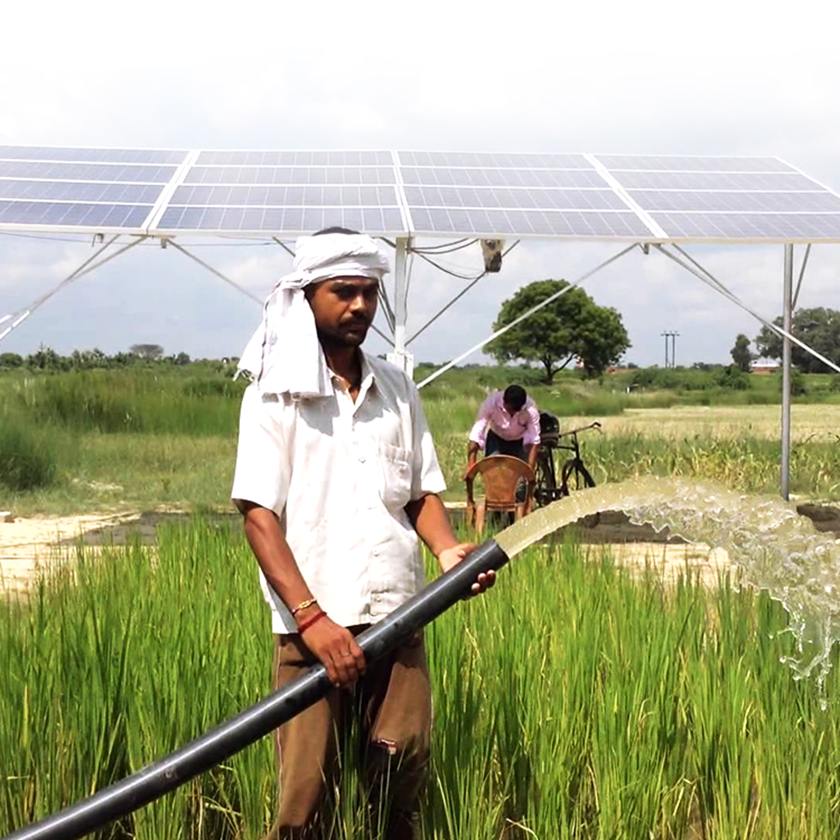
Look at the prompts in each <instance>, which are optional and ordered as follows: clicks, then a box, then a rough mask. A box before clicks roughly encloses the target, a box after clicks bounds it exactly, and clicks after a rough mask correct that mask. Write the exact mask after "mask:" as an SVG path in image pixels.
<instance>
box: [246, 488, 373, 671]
mask: <svg viewBox="0 0 840 840" xmlns="http://www.w3.org/2000/svg"><path fill="white" fill-rule="evenodd" d="M237 507H239V509H240V511H241V512H242V514H243V517H244V525H245V536H246V537H247V538H248V543H249V544H250V546H251V549H252V550H253V552H254V555H255V556H256V558H257V562H258V563H259V564H260V568H261V569H262V571H263V574H264V575H265V577H266V580H267V581H268V582H269V584H270V585H271V588H272V589H273V590H274V591H275V592H276V593H277V594H278V595H279V596H280V598H281V599H282V601H283V603H284V604H286V605H287V607H288V608H289V609H290V610H291V609H294V607H295V606H296V605H297V604H301V603H303V602H304V601H308V600H310V599H311V598H312V597H313V596H312V591H311V590H310V589H309V587H308V586H307V584H306V581H305V580H304V578H303V575H302V574H301V572H300V569H299V568H298V564H297V561H296V560H295V558H294V555H293V554H292V550H291V548H289V544H288V543H287V542H286V537H285V535H284V533H283V529H282V528H281V527H280V522H279V520H278V518H277V515H276V514H275V513H274V511H271V510H268V509H267V508H264V507H260V506H259V505H256V504H254V503H253V502H247V501H239V502H238V503H237ZM319 609H320V607H319V606H318V604H313V605H312V606H310V607H306V608H305V609H303V610H301V611H300V612H299V613H297V615H295V620H296V621H297V622H298V624H304V623H305V622H306V620H307V619H308V618H311V617H312V616H314V615H316V614H317V612H318V610H319ZM300 637H301V639H302V640H303V643H304V644H305V645H306V646H307V647H308V648H309V650H310V651H312V653H313V654H314V655H315V656H316V657H317V659H318V660H319V661H320V662H321V663H322V664H323V665H324V667H325V668H326V669H327V675H328V676H329V679H330V682H332V683H333V685H342V686H347V685H351V684H352V683H354V682H355V681H356V680H357V679H358V678H359V677H360V676H361V675H362V674H364V672H365V657H364V654H363V653H362V649H361V648H360V647H359V645H358V644H357V643H356V640H355V638H353V634H352V633H351V632H350V631H349V630H347V629H346V628H345V627H341V626H340V625H338V624H336V623H335V622H334V621H332V620H331V619H330V618H329V616H326V617H325V618H322V619H319V620H318V621H317V622H315V623H314V624H313V625H312V626H311V627H308V628H307V629H305V630H304V631H303V632H302V633H301V634H300ZM348 653H349V655H348Z"/></svg>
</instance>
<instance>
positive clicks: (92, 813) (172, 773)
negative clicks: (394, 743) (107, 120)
mask: <svg viewBox="0 0 840 840" xmlns="http://www.w3.org/2000/svg"><path fill="white" fill-rule="evenodd" d="M507 562H508V556H507V554H505V552H504V551H502V549H501V548H500V547H499V546H498V545H497V544H496V542H495V541H494V540H492V539H491V540H487V541H486V542H484V543H482V544H481V545H480V546H479V547H478V548H476V549H475V550H474V551H472V552H470V554H469V555H468V556H467V557H465V558H464V559H463V560H462V561H461V562H460V563H459V564H458V565H457V566H455V568H454V569H451V570H450V571H448V572H447V573H446V574H444V575H441V576H440V577H439V578H437V579H436V580H435V581H433V582H432V583H430V584H429V585H428V586H427V587H426V588H425V589H423V590H422V591H421V592H419V593H417V595H415V596H414V597H413V598H411V599H410V600H408V601H406V603H405V604H403V605H402V606H401V607H398V608H397V609H396V610H394V612H392V613H391V614H390V615H387V616H386V617H385V618H383V619H382V621H380V622H379V623H378V624H374V625H373V626H372V627H370V628H368V629H367V630H365V631H364V632H363V633H361V634H359V636H357V637H356V641H357V642H358V643H359V647H360V648H361V649H362V651H363V652H364V654H365V659H367V660H368V661H369V662H371V661H373V660H375V659H380V658H381V657H382V656H384V655H385V654H386V653H388V651H390V650H393V649H394V648H395V647H397V646H398V645H399V644H400V643H402V642H403V641H405V640H406V639H408V638H409V637H410V636H411V635H412V634H414V633H415V632H416V631H417V630H419V629H420V628H421V627H423V626H425V625H426V624H428V623H429V622H430V621H433V620H434V619H435V618H437V617H438V616H439V615H440V614H441V613H443V612H445V611H446V610H447V609H448V608H449V607H451V606H453V605H454V604H456V603H457V602H458V601H460V600H461V599H462V598H464V597H465V596H467V595H468V594H469V592H470V587H471V586H472V584H473V583H474V582H475V579H476V577H477V576H478V574H479V573H480V572H487V571H489V570H490V569H493V570H498V569H500V568H502V566H504V565H505V564H506V563H507ZM329 689H330V682H329V680H328V679H327V673H326V671H325V669H324V666H323V665H316V666H314V667H313V668H311V669H310V670H309V671H307V672H306V674H304V675H303V676H302V677H299V678H298V679H296V680H295V681H294V682H292V683H289V685H287V686H285V687H284V688H282V689H280V690H279V691H276V692H275V693H274V694H271V695H269V696H268V697H266V698H265V699H264V700H261V701H260V702H259V703H257V704H256V705H255V706H251V708H249V709H246V710H245V711H244V712H242V713H240V714H239V715H237V716H236V717H235V718H231V719H230V720H229V721H227V722H225V723H223V724H221V725H220V726H218V727H217V728H216V729H213V730H211V731H210V732H207V733H206V734H204V735H202V736H201V737H200V738H197V739H196V740H195V741H193V742H192V743H190V744H187V745H186V746H185V747H182V748H181V749H179V750H177V751H176V752H174V753H171V754H170V755H168V756H166V758H163V759H161V760H160V761H158V762H156V763H154V764H151V765H149V766H148V767H145V768H144V769H142V770H139V771H138V772H136V773H135V774H134V775H133V776H129V777H128V778H126V779H123V780H122V781H120V782H116V783H115V784H113V785H111V786H110V787H107V788H105V789H104V790H101V791H99V793H96V794H94V795H93V796H91V797H90V798H88V799H84V800H82V801H81V802H78V803H76V804H75V805H71V806H70V807H69V808H65V809H64V810H63V811H59V812H58V813H57V814H53V815H52V816H50V817H46V818H45V819H43V820H41V821H40V822H37V823H34V824H32V825H29V826H27V827H25V828H20V829H18V830H17V831H13V832H12V833H11V834H9V835H8V836H7V837H6V838H5V840H77V838H79V837H84V836H85V835H86V834H89V833H90V832H92V831H96V829H98V828H101V827H102V826H105V825H107V824H108V823H109V822H112V821H113V820H116V819H119V818H120V817H123V816H125V815H126V814H130V813H131V812H132V811H136V810H137V809H138V808H140V807H141V806H143V805H146V804H148V803H149V802H153V801H154V800H155V799H157V798H158V797H160V796H162V795H163V794H164V793H167V792H168V791H170V790H174V789H175V788H176V787H178V786H179V785H182V784H184V782H187V781H189V780H190V779H192V778H193V777H194V776H197V775H198V774H199V773H203V772H204V771H206V770H209V769H210V768H211V767H214V766H215V765H217V764H219V763H220V762H222V761H224V760H225V759H226V758H228V757H229V756H231V755H233V754H234V753H236V752H239V750H241V749H243V748H244V747H246V746H248V744H251V743H253V742H254V741H256V740H257V739H258V738H261V737H262V736H263V735H267V734H268V733H269V732H271V731H272V730H273V729H276V728H277V727H278V726H279V725H280V724H281V723H285V722H286V721H287V720H289V719H291V718H293V717H294V716H295V715H296V714H298V713H299V712H301V711H303V710H304V709H306V708H307V707H309V706H311V705H312V704H313V703H315V702H316V701H317V700H319V699H320V698H321V697H323V696H324V695H325V694H326V693H327V691H329Z"/></svg>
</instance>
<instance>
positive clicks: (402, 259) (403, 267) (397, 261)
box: [386, 236, 414, 376]
mask: <svg viewBox="0 0 840 840" xmlns="http://www.w3.org/2000/svg"><path fill="white" fill-rule="evenodd" d="M409 248H410V240H409V239H408V238H407V237H402V236H401V237H399V238H398V239H397V241H396V243H395V250H394V309H393V316H394V342H393V346H394V349H393V351H392V352H390V353H388V355H387V357H386V358H387V359H388V361H389V362H391V363H392V364H395V365H396V366H397V367H399V368H400V369H401V370H404V371H405V372H406V373H407V374H408V375H409V376H411V374H412V373H413V372H414V358H413V356H412V355H411V354H410V353H408V352H407V351H406V322H407V320H408V251H409Z"/></svg>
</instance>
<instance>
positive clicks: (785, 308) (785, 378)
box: [656, 244, 840, 500]
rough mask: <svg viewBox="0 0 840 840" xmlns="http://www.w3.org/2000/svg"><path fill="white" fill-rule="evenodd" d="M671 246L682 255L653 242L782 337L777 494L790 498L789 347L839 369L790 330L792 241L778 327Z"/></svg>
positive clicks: (804, 260)
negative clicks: (779, 454) (778, 488)
mask: <svg viewBox="0 0 840 840" xmlns="http://www.w3.org/2000/svg"><path fill="white" fill-rule="evenodd" d="M673 247H674V250H676V251H678V252H679V253H680V254H681V255H682V257H684V259H682V258H681V257H678V256H677V255H676V254H673V253H671V251H669V250H668V249H667V248H666V247H665V246H663V245H657V246H656V249H657V250H658V251H659V252H660V253H661V254H664V255H665V256H666V257H668V258H669V259H670V260H673V261H674V262H675V263H677V265H679V266H681V267H682V268H684V269H685V270H686V271H688V272H690V273H691V274H693V275H694V276H695V277H698V278H699V279H700V280H702V281H703V282H704V283H705V284H706V285H707V286H710V287H711V288H713V289H714V290H715V291H716V292H718V293H719V294H721V295H723V296H724V297H725V298H726V299H727V300H730V301H731V302H732V303H734V304H735V305H736V306H738V307H740V308H741V309H743V310H744V311H745V312H748V313H749V314H750V315H752V316H753V318H755V319H756V320H757V321H758V322H759V323H761V324H763V325H764V326H765V327H767V328H768V329H770V330H772V331H773V332H774V333H776V335H778V336H780V337H781V339H782V416H781V434H780V438H781V441H780V443H781V461H780V480H779V484H780V494H781V496H782V498H783V499H785V500H788V499H789V498H790V371H791V351H792V345H793V344H795V345H796V346H797V347H801V348H802V349H803V350H804V351H805V352H806V353H810V354H811V355H812V356H814V358H816V359H819V360H820V361H821V362H822V363H823V364H825V365H827V366H828V367H830V368H831V369H832V370H835V371H837V373H840V366H838V365H836V364H835V363H834V362H832V361H831V359H827V358H826V357H825V356H823V355H822V354H821V353H818V352H817V351H816V350H814V348H813V347H809V346H808V345H807V344H805V342H804V341H802V340H801V339H799V338H797V337H796V336H795V335H793V333H791V326H792V322H793V307H794V295H793V245H792V244H786V245H785V246H784V247H785V260H784V284H783V285H784V291H783V296H782V326H781V327H779V326H778V325H777V324H774V323H773V322H772V321H769V320H767V319H766V318H763V317H762V316H761V315H759V314H758V313H757V312H755V310H753V309H751V308H750V307H749V306H747V305H746V304H745V303H744V302H743V301H742V300H741V299H740V298H738V297H737V295H735V294H734V293H733V292H731V291H730V290H729V289H727V288H726V286H724V285H723V283H721V282H720V280H718V279H717V278H716V277H715V276H714V275H713V274H712V273H711V272H710V271H709V270H708V269H706V268H704V267H703V266H702V265H700V263H699V262H698V261H697V260H696V259H694V258H693V257H691V256H689V255H688V254H687V253H686V252H685V250H683V249H682V248H680V247H679V246H678V245H674V246H673ZM806 263H807V254H806V256H805V258H804V259H803V261H802V268H801V271H800V274H799V282H798V284H797V292H796V293H797V295H798V293H799V288H800V287H801V285H802V278H803V276H804V274H805V265H806Z"/></svg>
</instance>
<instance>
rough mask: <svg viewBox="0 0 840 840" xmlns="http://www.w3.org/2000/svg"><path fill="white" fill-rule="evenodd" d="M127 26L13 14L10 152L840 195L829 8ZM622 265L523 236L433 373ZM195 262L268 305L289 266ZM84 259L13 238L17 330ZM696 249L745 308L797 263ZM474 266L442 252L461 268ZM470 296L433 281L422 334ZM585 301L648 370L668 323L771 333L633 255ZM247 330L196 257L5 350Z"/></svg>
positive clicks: (399, 10)
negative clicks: (279, 156)
mask: <svg viewBox="0 0 840 840" xmlns="http://www.w3.org/2000/svg"><path fill="white" fill-rule="evenodd" d="M117 9H118V7H115V6H114V4H113V3H107V2H105V0H98V2H90V0H83V2H79V3H75V4H69V5H68V4H65V5H63V6H62V5H58V4H51V5H50V6H49V7H44V6H43V5H41V4H12V5H11V6H10V7H9V8H8V9H6V10H5V11H4V30H5V32H6V35H7V37H6V38H5V39H4V49H3V51H2V53H0V78H2V79H3V80H4V81H3V83H2V84H0V113H2V114H3V121H2V124H0V143H23V144H26V143H49V144H87V145H114V146H119V145H132V146H144V145H148V146H176V147H181V148H183V147H186V148H192V147H209V148H212V147H216V148H227V147H235V148H247V147H257V148H337V147H345V148H365V147H367V148H370V147H378V148H392V147H403V148H431V149H435V148H438V149H447V148H449V149H467V148H472V149H490V150H493V149H496V150H514V151H517V150H521V151H529V150H556V151H565V150H569V151H578V150H589V149H592V150H596V151H628V152H653V153H656V152H672V153H695V154H698V153H699V154H720V153H733V154H778V155H781V156H782V157H785V158H786V159H788V160H790V161H791V162H792V163H794V164H796V165H799V166H801V167H802V168H803V169H804V170H805V171H807V172H808V173H809V174H813V175H814V176H815V177H818V178H820V179H821V180H823V181H824V182H826V183H827V184H829V185H830V186H832V187H833V188H834V189H836V190H840V157H838V155H837V150H836V137H837V136H838V134H840V97H837V95H836V90H835V87H836V79H837V78H838V70H840V56H838V52H837V50H836V45H835V43H834V39H835V33H836V31H837V23H838V12H837V11H836V9H835V8H834V7H833V6H831V5H828V4H825V3H822V2H819V3H817V2H816V0H803V2H799V3H797V4H796V8H795V10H792V9H791V8H790V7H789V5H788V4H783V3H780V2H770V3H767V2H762V3H758V2H755V0H748V2H739V3H733V2H731V0H727V2H723V0H709V2H707V3H704V4H702V6H697V5H695V6H686V5H685V4H682V5H675V4H674V3H673V2H670V3H665V2H658V1H657V2H653V0H642V2H639V3H632V4H629V3H589V4H583V3H580V4H568V3H565V4H561V3H548V2H545V3H535V2H528V0H526V2H523V3H518V4H514V5H510V4H505V5H502V4H498V3H490V4H484V5H483V6H481V7H480V8H477V7H475V6H473V5H468V4H456V3H451V2H440V0H430V1H429V2H426V3H424V4H422V6H416V5H415V6H404V5H403V6H400V5H399V4H394V3H385V2H380V0H377V2H365V3H363V4H347V3H338V2H325V3H319V4H302V3H301V4H287V3H284V4H279V3H273V4H269V3H266V2H255V0H241V2H239V3H237V4H235V6H232V7H231V6H229V5H228V6H221V5H219V4H206V3H205V4H199V3H196V2H178V3H172V2H166V3H165V2H163V0H151V1H150V2H147V3H144V4H143V6H142V7H137V8H136V9H133V10H132V11H131V12H130V13H128V12H125V11H118V10H117ZM614 250H617V249H615V248H612V249H611V248H607V247H605V246H592V245H580V244H578V245H573V244H559V243H554V244H546V243H535V242H527V243H523V244H522V245H521V246H520V247H519V248H518V249H517V250H516V251H514V252H513V253H512V254H511V255H510V257H509V258H508V260H507V261H506V265H505V268H504V271H503V272H502V274H501V275H499V276H496V277H488V278H485V280H484V281H482V282H481V283H480V284H479V285H478V286H477V287H476V288H475V289H474V290H473V291H472V292H470V293H469V294H468V295H467V296H466V297H465V298H464V299H463V300H462V301H461V302H459V303H458V304H457V305H456V306H455V307H453V309H452V311H451V313H450V314H448V315H445V316H444V317H443V318H442V319H441V321H439V322H437V323H436V324H435V325H434V326H432V327H430V328H429V330H428V331H427V332H426V333H424V335H423V336H422V337H421V338H420V339H419V340H418V342H417V345H416V352H417V355H418V357H420V358H438V359H443V358H447V357H451V356H453V355H455V354H456V353H457V352H458V351H459V350H461V349H463V348H465V347H466V346H468V345H470V344H472V343H474V342H475V341H477V340H479V339H480V338H481V337H483V336H484V335H486V334H487V333H489V331H490V328H491V325H492V322H493V320H494V318H495V316H496V313H497V311H498V307H499V305H500V303H501V301H502V300H503V299H504V298H505V297H508V296H510V294H512V293H513V291H514V290H515V289H516V288H517V287H518V286H519V285H521V284H522V283H525V282H528V281H529V280H533V279H539V278H542V277H566V278H574V277H575V276H577V275H579V274H580V273H581V272H582V271H585V270H586V269H587V268H589V267H591V266H592V265H594V264H595V263H597V262H598V261H599V260H601V259H603V258H605V256H607V255H608V254H609V253H611V252H612V251H614ZM196 252H197V253H198V254H199V256H201V257H202V258H203V259H206V260H207V261H208V262H211V263H212V264H214V265H218V266H219V268H220V270H222V271H224V272H225V273H227V274H228V275H229V276H230V277H231V278H232V279H234V280H235V281H236V282H238V283H240V284H242V285H243V286H244V287H245V288H247V289H249V290H251V291H253V292H255V293H258V294H262V293H264V292H265V291H267V290H268V288H270V286H271V284H272V282H273V281H274V279H276V277H277V276H279V274H280V273H282V272H283V271H285V270H286V269H287V267H288V259H287V258H286V257H285V256H284V255H283V254H282V253H281V252H279V249H278V250H277V251H275V250H273V249H271V248H264V249H244V248H243V249H237V248H230V249H227V248H202V249H201V250H200V251H199V250H197V251H196ZM693 253H694V252H693ZM87 254H89V249H87V250H86V246H75V245H69V244H47V243H41V242H36V241H22V240H12V239H9V238H6V237H2V238H0V315H2V314H3V312H5V311H8V310H10V309H15V308H18V306H23V305H24V304H25V303H26V302H28V301H29V300H32V299H34V298H35V297H37V295H38V294H41V293H42V292H43V291H45V290H46V289H48V288H49V287H50V284H54V283H56V282H58V281H59V280H60V279H61V277H62V276H64V274H66V273H67V272H68V271H69V270H71V269H72V267H74V265H75V263H74V261H75V260H79V261H81V259H83V258H84V257H85V256H86V255H87ZM697 254H698V256H700V257H702V260H703V261H704V262H705V263H706V264H708V266H709V268H710V269H711V270H713V271H714V272H716V273H719V275H720V279H721V280H722V281H724V282H725V283H727V285H730V286H731V288H732V289H733V290H734V291H735V292H736V293H738V294H739V295H741V296H743V298H744V300H745V301H746V302H748V303H749V304H750V305H751V306H753V307H755V308H756V309H758V310H759V311H761V312H762V313H763V314H765V315H767V316H768V317H772V316H773V315H775V314H776V313H777V312H778V309H779V305H780V303H779V302H780V298H781V248H780V247H776V248H773V249H752V248H749V249H748V248H705V249H698V250H697ZM837 255H838V250H837V249H836V248H816V249H815V250H814V252H813V256H812V260H811V264H810V266H809V271H808V274H807V276H806V281H805V284H804V286H803V291H802V296H801V303H802V305H808V306H814V305H827V306H833V307H840V291H839V289H840V283H838V278H837V267H838V261H837ZM477 262H478V260H477V254H474V255H472V256H470V257H467V256H466V255H456V256H452V257H449V258H447V264H451V265H453V266H460V267H461V268H466V269H468V270H472V269H474V268H475V267H476V265H477ZM462 286H463V283H462V282H461V281H457V280H455V279H454V278H450V277H446V276H444V275H438V274H435V273H434V272H433V271H432V270H431V269H430V268H427V267H421V266H418V267H417V269H416V271H415V282H414V294H413V297H412V312H411V326H414V327H415V328H416V327H417V326H419V325H420V324H422V323H423V322H424V321H425V320H426V319H427V318H429V317H431V315H432V314H433V312H434V311H435V309H436V308H437V307H440V306H441V305H443V303H444V302H445V301H446V300H447V299H448V298H449V296H451V295H452V294H454V293H455V292H456V291H457V290H458V289H460V288H461V287H462ZM585 287H586V288H587V290H588V291H590V293H592V294H593V295H594V297H595V298H596V300H597V301H598V302H599V303H604V304H605V305H611V306H615V307H616V308H617V309H618V310H619V311H620V312H622V314H623V316H624V319H625V323H626V324H627V326H628V329H629V331H630V334H631V339H632V341H633V348H632V350H631V351H630V354H629V356H630V357H631V358H633V359H634V360H635V361H637V362H652V361H661V359H660V356H661V350H660V343H661V342H660V337H659V333H660V332H661V331H662V329H665V328H669V329H670V328H674V329H678V330H679V331H680V333H681V335H680V345H681V346H679V347H678V357H680V358H685V359H687V360H694V359H698V360H700V359H718V360H725V359H726V358H727V357H728V351H729V347H731V344H732V341H733V340H734V335H735V333H736V332H741V331H742V332H746V333H747V334H748V335H754V334H755V332H756V331H757V328H756V326H755V325H754V324H753V322H752V320H751V319H750V318H749V316H747V315H744V314H743V313H741V312H740V311H739V310H737V309H735V308H734V307H732V306H731V304H729V303H727V302H726V301H724V300H723V299H722V298H720V297H719V296H716V295H715V293H713V292H712V291H711V290H709V289H707V288H706V287H705V286H703V285H702V284H701V283H700V281H698V280H696V279H695V278H693V277H691V276H690V275H688V274H686V273H685V272H682V271H681V270H680V269H678V268H676V267H675V266H672V265H671V264H670V263H669V262H668V261H667V260H665V259H664V258H662V257H660V256H656V255H653V254H652V255H650V256H648V257H642V256H641V255H635V254H634V255H628V257H627V258H625V259H623V260H622V261H620V262H619V263H618V264H616V265H615V266H611V267H610V268H608V269H606V270H605V271H604V272H603V273H602V274H601V275H598V276H596V277H594V278H592V279H591V280H590V281H587V283H586V284H585ZM254 318H255V315H254V305H253V303H251V302H250V301H248V300H247V299H245V298H242V297H241V296H240V295H238V294H237V293H236V292H234V291H233V290H231V289H229V288H228V287H226V286H224V284H222V283H220V281H218V280H217V279H214V278H213V277H212V276H210V275H208V274H205V273H204V272H203V271H202V270H201V269H200V268H199V267H198V266H196V265H194V264H192V263H189V262H188V261H187V260H185V259H184V258H183V257H182V256H181V255H178V254H175V253H172V252H171V251H167V252H166V253H165V254H161V253H160V252H159V251H156V250H155V249H143V250H142V251H141V250H140V249H137V253H135V254H131V255H126V257H125V258H121V259H119V260H116V261H115V262H114V264H112V265H109V266H107V267H105V268H103V269H102V271H101V274H99V273H97V274H94V275H91V276H90V277H88V278H84V279H82V280H80V281H78V283H76V284H74V285H73V286H72V287H71V288H69V289H68V290H67V291H66V292H62V293H61V294H60V295H59V296H57V297H56V298H55V300H54V301H51V302H50V303H49V304H47V305H46V306H45V307H44V308H43V310H41V311H40V312H39V313H37V314H36V315H35V316H33V317H32V318H31V319H30V320H29V321H28V322H27V323H26V325H25V326H24V327H21V329H20V331H18V333H15V334H13V335H12V336H10V338H9V339H7V341H6V342H4V344H3V349H6V348H7V347H8V348H9V349H22V350H26V351H28V350H31V349H33V348H34V347H35V346H37V344H38V343H40V342H41V341H44V342H46V343H53V344H56V346H58V345H59V344H62V346H63V349H71V346H72V345H73V344H75V345H77V346H91V345H94V344H97V343H99V344H102V345H109V347H108V349H119V348H121V347H123V346H126V345H127V343H128V341H129V338H132V340H152V339H153V338H155V337H157V339H158V340H159V341H160V343H163V344H164V345H165V346H166V347H167V348H172V349H173V350H175V349H181V348H183V349H185V350H186V351H187V352H191V353H193V354H205V353H206V354H210V353H216V352H218V353H229V352H235V348H236V347H237V346H239V344H240V343H241V342H243V341H244V339H245V338H247V334H248V332H249V330H250V329H251V327H252V326H253V322H254ZM410 331H411V329H410ZM140 333H145V334H143V335H141V334H140ZM231 348H234V350H232V349H231Z"/></svg>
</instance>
